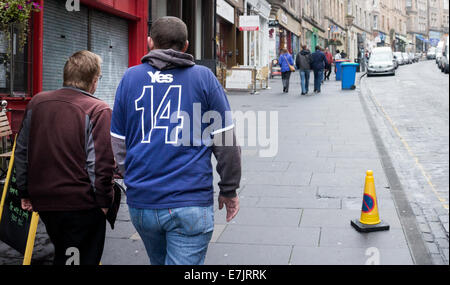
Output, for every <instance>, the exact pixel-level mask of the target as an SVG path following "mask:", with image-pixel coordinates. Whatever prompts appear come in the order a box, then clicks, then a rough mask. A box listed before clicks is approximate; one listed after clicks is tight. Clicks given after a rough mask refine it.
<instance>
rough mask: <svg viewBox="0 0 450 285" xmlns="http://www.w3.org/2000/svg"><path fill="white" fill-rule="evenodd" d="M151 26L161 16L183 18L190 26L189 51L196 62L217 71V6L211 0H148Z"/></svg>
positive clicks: (188, 26)
mask: <svg viewBox="0 0 450 285" xmlns="http://www.w3.org/2000/svg"><path fill="white" fill-rule="evenodd" d="M148 1H149V8H150V10H149V26H150V27H151V25H152V23H153V22H154V21H156V20H157V19H158V18H160V17H164V16H174V17H178V18H180V19H182V20H183V21H184V22H185V23H186V26H187V28H188V40H189V48H188V50H187V53H189V54H191V55H193V56H194V58H195V62H196V64H199V65H204V66H207V67H209V68H210V69H211V70H212V71H213V72H216V53H215V49H216V46H215V43H214V37H215V35H216V30H215V14H216V6H215V3H214V1H210V0H189V1H183V0H148Z"/></svg>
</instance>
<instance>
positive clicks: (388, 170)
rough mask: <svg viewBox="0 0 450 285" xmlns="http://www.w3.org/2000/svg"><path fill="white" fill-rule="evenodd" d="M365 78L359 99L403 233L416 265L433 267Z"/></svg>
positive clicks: (361, 79) (360, 79)
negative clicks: (373, 109) (369, 98)
mask: <svg viewBox="0 0 450 285" xmlns="http://www.w3.org/2000/svg"><path fill="white" fill-rule="evenodd" d="M365 76H366V74H363V75H362V76H360V77H359V86H360V90H359V95H360V96H359V98H360V101H361V105H362V107H363V109H364V112H365V113H366V118H367V122H368V123H369V126H370V129H371V132H372V136H373V138H374V140H375V144H376V146H377V150H378V154H379V155H380V158H381V162H382V164H383V170H384V173H385V175H386V178H387V179H388V182H389V185H390V187H391V189H390V190H391V193H392V197H393V199H394V202H395V207H396V209H397V214H398V216H399V218H400V223H401V224H402V228H403V232H404V233H405V236H406V240H407V242H408V245H409V249H410V251H411V254H412V258H413V261H414V263H415V264H416V265H433V261H432V258H431V254H430V252H429V251H428V249H427V247H426V245H425V242H424V240H423V238H422V233H421V231H420V229H419V227H418V225H417V220H416V216H415V214H414V212H413V210H412V208H411V205H410V203H409V201H408V198H407V196H406V193H405V191H404V189H403V187H402V185H401V183H400V179H399V178H398V175H397V172H396V171H395V168H394V166H393V164H392V160H391V157H390V156H389V153H388V151H387V149H386V147H385V145H384V143H383V140H382V138H381V136H380V134H379V132H378V129H377V127H376V124H375V121H374V119H373V118H372V116H371V115H370V110H369V108H368V105H367V102H366V99H365V98H364V96H365V95H364V94H365V93H364V92H367V93H369V94H371V91H370V90H364V92H363V90H362V88H361V83H362V81H363V78H364V77H365Z"/></svg>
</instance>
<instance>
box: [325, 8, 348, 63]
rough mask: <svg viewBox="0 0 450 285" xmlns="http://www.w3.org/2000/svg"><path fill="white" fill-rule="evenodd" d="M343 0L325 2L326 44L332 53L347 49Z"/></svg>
mask: <svg viewBox="0 0 450 285" xmlns="http://www.w3.org/2000/svg"><path fill="white" fill-rule="evenodd" d="M345 15H346V14H345V0H330V1H327V3H326V4H325V15H324V21H325V28H326V31H327V33H328V34H327V39H328V41H327V46H328V47H329V48H330V49H331V52H332V53H333V54H335V53H336V50H340V51H341V50H347V40H346V39H347V28H346V26H345Z"/></svg>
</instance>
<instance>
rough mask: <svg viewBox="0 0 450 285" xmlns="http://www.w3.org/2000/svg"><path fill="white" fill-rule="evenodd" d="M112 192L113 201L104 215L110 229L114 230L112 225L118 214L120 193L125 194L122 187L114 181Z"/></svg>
mask: <svg viewBox="0 0 450 285" xmlns="http://www.w3.org/2000/svg"><path fill="white" fill-rule="evenodd" d="M113 191H114V200H113V203H112V205H111V207H109V209H108V213H107V214H106V220H107V221H108V222H109V224H110V225H111V229H113V230H114V224H115V222H116V219H117V213H119V209H120V201H121V199H122V192H123V193H124V194H125V193H126V192H125V189H124V188H123V187H122V185H120V184H119V183H117V182H115V181H114V185H113Z"/></svg>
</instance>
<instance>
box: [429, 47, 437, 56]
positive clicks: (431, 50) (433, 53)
mask: <svg viewBox="0 0 450 285" xmlns="http://www.w3.org/2000/svg"><path fill="white" fill-rule="evenodd" d="M427 59H436V48H435V47H430V48H429V49H428V51H427Z"/></svg>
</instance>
